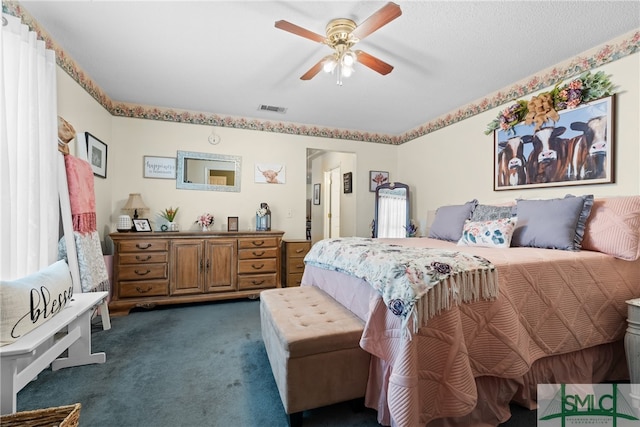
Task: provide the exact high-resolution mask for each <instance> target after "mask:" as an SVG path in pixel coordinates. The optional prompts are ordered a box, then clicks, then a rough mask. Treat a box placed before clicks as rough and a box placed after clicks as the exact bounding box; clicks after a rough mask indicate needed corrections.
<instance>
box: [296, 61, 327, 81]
mask: <svg viewBox="0 0 640 427" xmlns="http://www.w3.org/2000/svg"><path fill="white" fill-rule="evenodd" d="M323 61H324V58H322V59H321V60H320V61H318V62H317V63H316V65H314V66H313V67H311V68H310V69H309V71H307V72H306V73H304V74H303V75H302V77H300V80H311V79H312V78H314V77H315V76H316V74H318V73H319V72H320V70H322V62H323Z"/></svg>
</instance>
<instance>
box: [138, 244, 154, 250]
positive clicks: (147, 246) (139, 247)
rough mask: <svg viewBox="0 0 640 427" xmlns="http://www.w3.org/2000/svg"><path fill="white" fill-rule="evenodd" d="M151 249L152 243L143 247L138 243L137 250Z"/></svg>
mask: <svg viewBox="0 0 640 427" xmlns="http://www.w3.org/2000/svg"><path fill="white" fill-rule="evenodd" d="M150 247H151V243H147V244H146V245H145V246H142V245H141V244H140V243H136V248H138V249H149V248H150Z"/></svg>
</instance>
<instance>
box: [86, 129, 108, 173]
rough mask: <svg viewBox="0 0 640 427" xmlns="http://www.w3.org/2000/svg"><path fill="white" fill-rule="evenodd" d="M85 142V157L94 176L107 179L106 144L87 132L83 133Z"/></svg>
mask: <svg viewBox="0 0 640 427" xmlns="http://www.w3.org/2000/svg"><path fill="white" fill-rule="evenodd" d="M84 135H85V138H86V140H87V157H88V158H89V164H91V169H92V170H93V174H94V175H95V176H99V177H100V178H106V177H107V144H105V143H104V142H102V141H100V140H99V139H98V138H96V137H95V136H93V135H91V134H90V133H89V132H85V133H84Z"/></svg>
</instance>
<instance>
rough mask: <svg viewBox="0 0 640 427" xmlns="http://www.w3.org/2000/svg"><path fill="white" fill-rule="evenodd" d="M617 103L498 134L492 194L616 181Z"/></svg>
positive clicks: (607, 101)
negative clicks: (614, 130) (615, 131)
mask: <svg viewBox="0 0 640 427" xmlns="http://www.w3.org/2000/svg"><path fill="white" fill-rule="evenodd" d="M614 100H615V97H614V96H608V97H606V98H600V99H597V100H595V101H591V102H587V103H585V104H581V105H579V106H578V107H575V108H572V109H566V110H561V111H558V115H559V117H560V118H559V119H558V120H557V121H555V122H554V121H552V120H548V121H546V122H544V123H543V124H542V125H541V126H540V127H539V129H537V130H536V127H535V126H534V124H533V123H532V124H530V125H527V124H525V123H524V122H522V123H520V124H517V125H515V126H514V127H513V129H511V130H507V131H505V130H502V129H500V130H496V131H494V151H493V154H494V157H493V166H494V173H493V183H494V185H493V189H494V191H500V190H515V189H522V188H542V187H561V186H568V185H587V184H607V183H612V182H615V179H614V178H615V169H614V162H613V160H614V158H615V152H614V148H615V144H614V142H615V137H614V133H613V128H614V126H613V124H614V123H615V102H614Z"/></svg>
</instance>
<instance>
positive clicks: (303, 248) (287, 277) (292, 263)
mask: <svg viewBox="0 0 640 427" xmlns="http://www.w3.org/2000/svg"><path fill="white" fill-rule="evenodd" d="M309 250H311V241H310V240H289V239H285V240H283V241H282V259H283V261H282V284H283V286H285V287H291V286H300V284H301V282H302V273H304V257H305V255H307V253H308V252H309Z"/></svg>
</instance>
